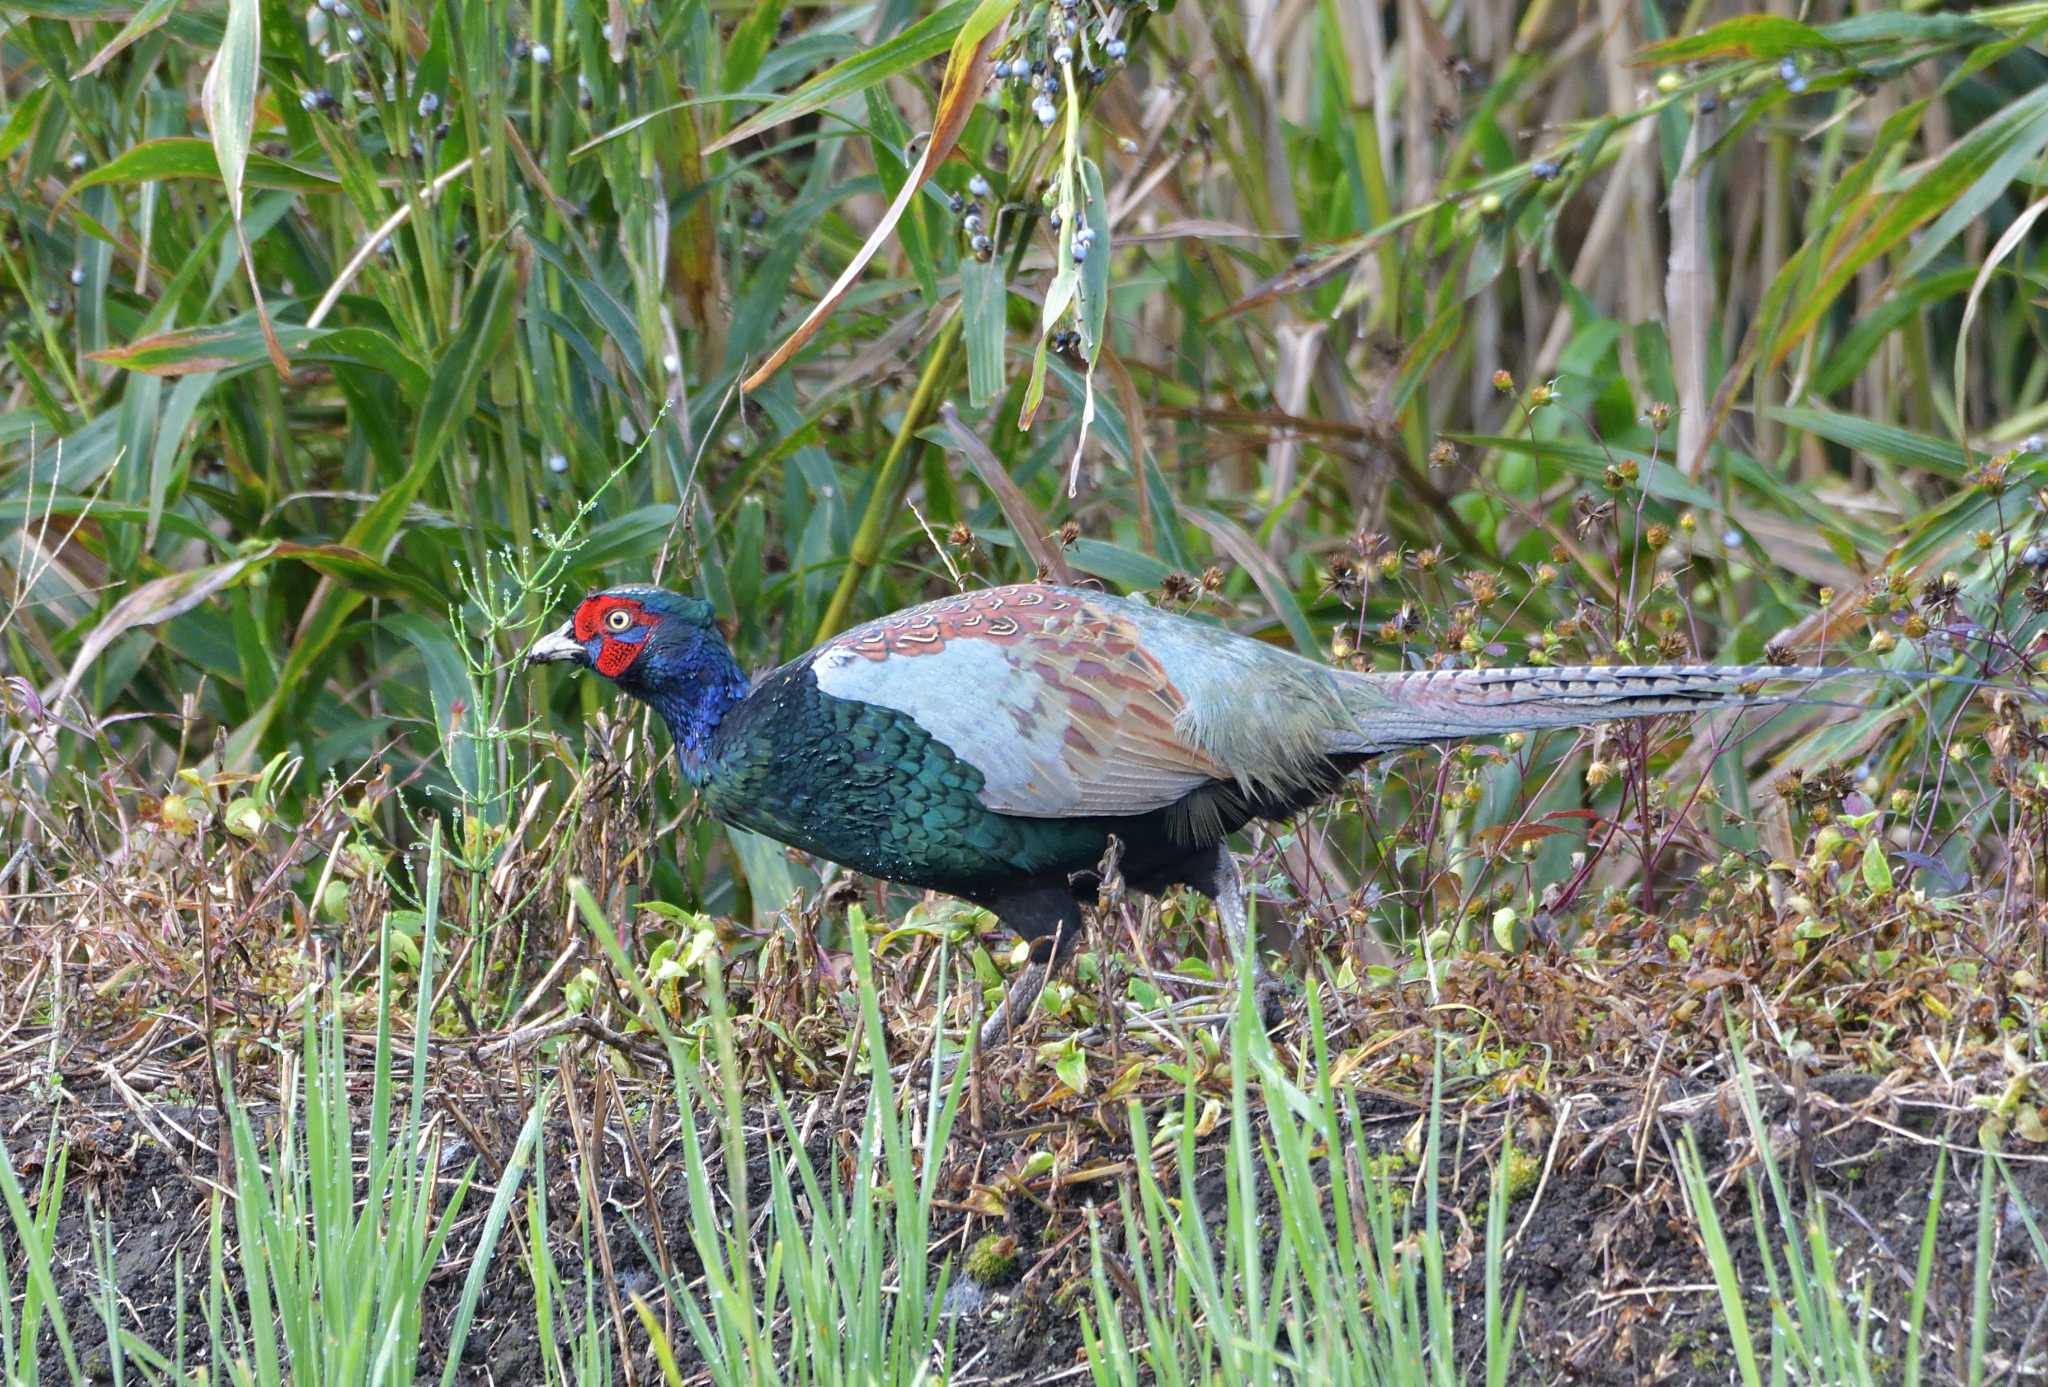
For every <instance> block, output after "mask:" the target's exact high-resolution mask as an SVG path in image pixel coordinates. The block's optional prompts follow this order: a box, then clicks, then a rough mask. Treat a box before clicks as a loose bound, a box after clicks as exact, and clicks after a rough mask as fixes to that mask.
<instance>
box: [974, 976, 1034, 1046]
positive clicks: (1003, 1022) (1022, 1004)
mask: <svg viewBox="0 0 2048 1387" xmlns="http://www.w3.org/2000/svg"><path fill="white" fill-rule="evenodd" d="M1049 972H1050V970H1049V968H1048V967H1047V965H1045V964H1043V963H1040V962H1039V961H1038V960H1037V959H1035V958H1034V959H1032V960H1031V962H1029V963H1027V964H1025V965H1024V971H1023V972H1021V973H1019V974H1018V975H1017V977H1016V980H1015V981H1014V982H1012V983H1011V984H1010V990H1009V991H1008V992H1007V993H1005V994H1004V996H1003V1000H1002V1002H1001V1003H1000V1004H998V1005H997V1007H996V1009H995V1014H994V1015H992V1016H990V1017H989V1018H988V1020H986V1021H984V1022H982V1023H981V1048H982V1049H983V1050H984V1051H987V1050H992V1049H994V1048H995V1047H996V1046H998V1045H1001V1044H1002V1043H1003V1042H1004V1041H1006V1040H1008V1039H1009V1038H1010V1032H1011V1031H1014V1030H1015V1029H1017V1023H1018V1022H1019V1021H1021V1020H1022V1019H1023V1018H1024V1017H1026V1016H1029V1015H1030V1014H1031V1008H1033V1007H1035V1006H1037V1005H1038V994H1039V993H1041V992H1043V991H1045V980H1046V977H1047V976H1048V974H1049Z"/></svg>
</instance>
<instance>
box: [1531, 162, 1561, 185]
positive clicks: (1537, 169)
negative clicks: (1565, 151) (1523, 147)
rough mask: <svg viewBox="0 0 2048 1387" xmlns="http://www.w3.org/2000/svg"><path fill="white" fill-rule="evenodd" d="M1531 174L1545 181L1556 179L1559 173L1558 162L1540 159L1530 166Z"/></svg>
mask: <svg viewBox="0 0 2048 1387" xmlns="http://www.w3.org/2000/svg"><path fill="white" fill-rule="evenodd" d="M1529 172H1530V174H1532V175H1533V176H1535V177H1537V178H1541V179H1545V180H1549V179H1552V178H1555V177H1557V173H1558V169H1557V160H1555V159H1538V160H1537V161H1536V162H1535V163H1533V164H1531V165H1529Z"/></svg>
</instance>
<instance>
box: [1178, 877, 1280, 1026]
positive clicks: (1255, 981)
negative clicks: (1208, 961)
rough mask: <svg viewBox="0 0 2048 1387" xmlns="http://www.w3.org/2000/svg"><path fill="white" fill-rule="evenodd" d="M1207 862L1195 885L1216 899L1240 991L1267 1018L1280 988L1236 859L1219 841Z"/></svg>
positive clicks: (1270, 1017)
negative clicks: (1202, 877) (1256, 929)
mask: <svg viewBox="0 0 2048 1387" xmlns="http://www.w3.org/2000/svg"><path fill="white" fill-rule="evenodd" d="M1206 865H1207V871H1206V873H1205V875H1206V880H1204V881H1200V882H1197V883H1195V884H1196V886H1197V887H1198V889H1201V890H1205V891H1207V892H1208V894H1209V896H1210V897H1211V898H1212V899H1213V900H1214V901H1215V902H1216V914H1217V915H1218V916H1219V917H1220V918H1221V919H1222V921H1223V936H1224V938H1225V939H1227V940H1228V941H1229V942H1230V953H1231V962H1232V963H1233V964H1234V965H1235V966H1236V968H1237V985H1238V988H1239V990H1240V992H1242V991H1243V990H1244V989H1246V988H1249V989H1250V990H1251V994H1252V1000H1253V1001H1254V1002H1255V1003H1256V1004H1257V1006H1258V1011H1259V1014H1260V1015H1261V1016H1262V1017H1266V1018H1267V1020H1268V1021H1270V1020H1272V1019H1273V1017H1272V1016H1271V1015H1269V1009H1270V1008H1272V1007H1273V1006H1274V1004H1275V1003H1277V1002H1278V1000H1279V995H1280V992H1281V991H1282V988H1281V984H1280V982H1279V980H1278V979H1276V978H1275V977H1274V976H1273V975H1272V974H1271V973H1269V972H1267V971H1266V957H1265V955H1264V954H1263V953H1261V952H1260V951H1259V941H1258V939H1257V938H1256V937H1255V936H1254V935H1253V934H1252V922H1251V908H1250V904H1249V902H1248V901H1247V900H1246V899H1245V894H1244V878H1243V877H1242V876H1241V875H1239V873H1238V870H1237V859H1236V858H1235V857H1233V856H1231V853H1230V846H1229V844H1227V843H1218V844H1217V845H1216V853H1215V856H1214V857H1213V858H1212V859H1211V861H1210V862H1209V863H1208V864H1206Z"/></svg>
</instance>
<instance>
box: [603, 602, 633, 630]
mask: <svg viewBox="0 0 2048 1387" xmlns="http://www.w3.org/2000/svg"><path fill="white" fill-rule="evenodd" d="M604 624H605V629H606V630H609V631H624V630H625V629H627V628H628V627H630V626H631V625H632V624H633V614H632V613H631V612H630V611H628V610H626V609H625V608H624V607H614V608H612V609H611V610H610V611H608V612H606V613H605V614H604Z"/></svg>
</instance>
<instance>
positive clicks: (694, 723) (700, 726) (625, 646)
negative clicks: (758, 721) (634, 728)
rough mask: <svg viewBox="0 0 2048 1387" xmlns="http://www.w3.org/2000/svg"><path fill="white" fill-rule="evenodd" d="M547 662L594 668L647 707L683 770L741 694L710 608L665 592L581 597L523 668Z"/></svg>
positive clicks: (613, 591)
mask: <svg viewBox="0 0 2048 1387" xmlns="http://www.w3.org/2000/svg"><path fill="white" fill-rule="evenodd" d="M551 660H555V661H564V662H567V663H570V664H577V665H582V666H583V667H585V668H586V669H594V670H596V671H597V672H598V673H599V674H602V675H603V676H604V677H605V678H607V679H609V680H611V681H612V682H613V683H614V684H616V685H618V686H619V687H620V688H621V689H623V690H624V691H625V692H627V693H629V694H631V695H633V697H635V698H638V699H642V700H644V701H646V702H648V703H651V704H653V705H654V707H655V710H656V711H657V712H659V713H660V714H661V715H662V718H663V720H664V721H666V722H667V723H668V725H669V731H670V732H671V733H673V734H674V736H675V739H676V744H677V746H678V747H679V748H680V749H681V750H682V752H683V759H684V762H685V764H688V763H689V762H690V761H691V760H692V758H693V757H694V756H695V755H696V754H697V753H699V752H701V751H702V749H703V746H704V743H705V741H706V740H707V739H708V738H709V737H710V735H711V732H712V730H713V729H715V728H716V727H717V725H718V722H719V719H720V718H721V717H723V715H724V713H725V710H726V708H728V707H730V706H731V704H732V703H733V702H734V701H735V700H737V699H739V698H741V697H743V696H744V695H745V693H746V680H745V679H744V678H743V677H742V676H741V674H740V671H739V667H738V666H737V665H736V664H734V663H733V658H732V652H731V650H730V649H728V648H727V646H726V643H725V638H724V636H722V635H721V634H720V633H719V631H718V628H717V626H715V625H714V624H713V622H712V610H711V604H710V603H709V602H706V601H704V600H703V599H702V598H697V597H686V596H684V595H683V594H682V593H679V592H670V591H668V590H667V589H666V588H654V587H640V586H634V587H618V588H607V589H605V590H604V591H603V592H596V593H592V594H591V595H590V596H588V597H586V598H584V599H583V601H582V602H580V603H578V604H577V607H576V615H575V616H573V617H571V618H570V619H569V620H568V622H567V623H565V624H564V625H562V626H560V627H558V628H557V629H555V630H553V631H550V632H548V634H546V635H545V636H542V637H541V638H540V639H539V640H537V641H535V642H534V643H533V645H532V646H531V647H529V648H528V650H527V652H526V662H527V663H528V664H536V663H539V662H542V661H551Z"/></svg>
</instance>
